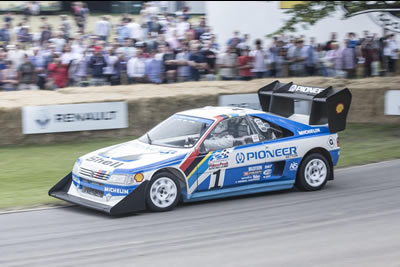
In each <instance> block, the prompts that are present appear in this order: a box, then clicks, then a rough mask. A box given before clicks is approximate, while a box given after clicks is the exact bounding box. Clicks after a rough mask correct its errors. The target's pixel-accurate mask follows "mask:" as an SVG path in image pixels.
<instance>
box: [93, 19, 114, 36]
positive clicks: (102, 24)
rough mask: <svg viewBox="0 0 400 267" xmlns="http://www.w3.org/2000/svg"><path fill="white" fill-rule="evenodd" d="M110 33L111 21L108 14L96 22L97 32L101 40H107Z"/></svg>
mask: <svg viewBox="0 0 400 267" xmlns="http://www.w3.org/2000/svg"><path fill="white" fill-rule="evenodd" d="M110 33H111V23H110V22H109V21H108V17H107V16H102V17H101V18H100V20H99V21H97V22H96V28H95V34H96V35H97V36H99V38H100V40H103V41H107V39H108V36H109V35H110Z"/></svg>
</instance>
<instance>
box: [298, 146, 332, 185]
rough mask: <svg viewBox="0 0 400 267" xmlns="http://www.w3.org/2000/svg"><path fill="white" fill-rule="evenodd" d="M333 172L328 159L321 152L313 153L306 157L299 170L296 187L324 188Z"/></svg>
mask: <svg viewBox="0 0 400 267" xmlns="http://www.w3.org/2000/svg"><path fill="white" fill-rule="evenodd" d="M330 173H331V170H330V165H329V163H328V160H327V159H326V158H325V157H324V156H323V155H321V154H318V153H313V154H310V155H308V156H307V157H305V158H304V160H303V162H302V163H301V166H300V168H299V170H298V174H297V179H296V187H297V188H299V189H300V190H303V191H316V190H320V189H322V188H323V187H324V186H325V184H326V182H327V181H328V179H329V175H330Z"/></svg>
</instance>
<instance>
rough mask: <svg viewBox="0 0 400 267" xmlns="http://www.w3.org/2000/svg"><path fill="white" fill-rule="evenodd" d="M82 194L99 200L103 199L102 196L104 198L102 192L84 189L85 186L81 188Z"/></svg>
mask: <svg viewBox="0 0 400 267" xmlns="http://www.w3.org/2000/svg"><path fill="white" fill-rule="evenodd" d="M82 193H86V194H88V195H91V196H95V197H99V198H103V196H104V192H103V191H100V190H97V189H93V188H90V187H86V186H82Z"/></svg>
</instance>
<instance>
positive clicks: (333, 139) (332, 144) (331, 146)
mask: <svg viewBox="0 0 400 267" xmlns="http://www.w3.org/2000/svg"><path fill="white" fill-rule="evenodd" d="M328 145H329V147H330V148H334V147H335V138H333V136H329V139H328Z"/></svg>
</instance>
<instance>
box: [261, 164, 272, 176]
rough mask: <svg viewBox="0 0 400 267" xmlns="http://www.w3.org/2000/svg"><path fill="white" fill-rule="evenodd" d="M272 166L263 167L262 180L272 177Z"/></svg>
mask: <svg viewBox="0 0 400 267" xmlns="http://www.w3.org/2000/svg"><path fill="white" fill-rule="evenodd" d="M272 166H273V165H272V164H268V165H265V166H264V171H263V178H264V179H266V178H270V177H271V176H272Z"/></svg>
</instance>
